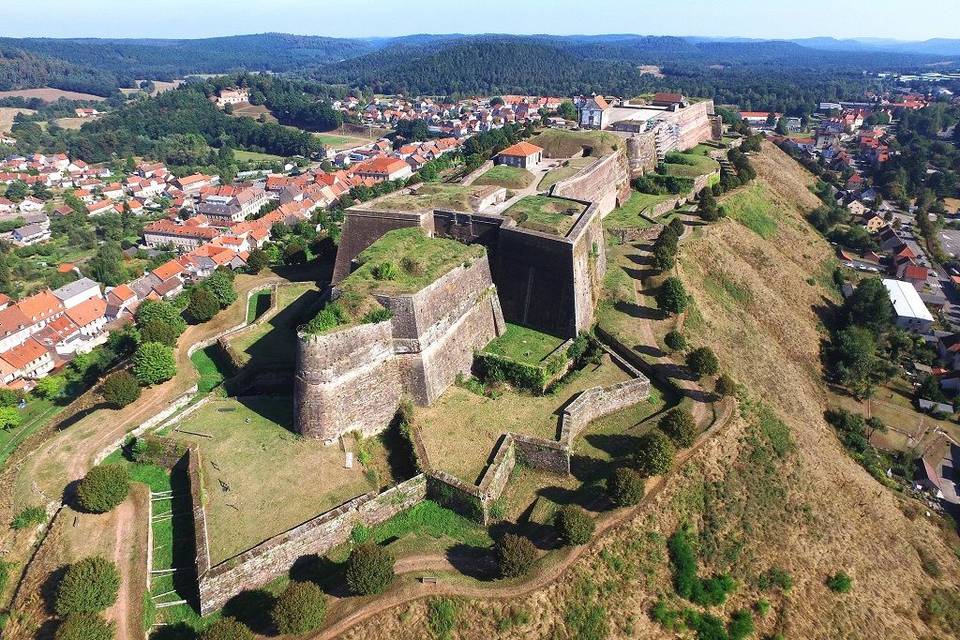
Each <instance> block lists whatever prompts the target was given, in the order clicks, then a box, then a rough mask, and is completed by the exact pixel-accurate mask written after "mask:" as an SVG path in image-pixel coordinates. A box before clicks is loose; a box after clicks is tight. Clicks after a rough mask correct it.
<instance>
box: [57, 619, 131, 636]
mask: <svg viewBox="0 0 960 640" xmlns="http://www.w3.org/2000/svg"><path fill="white" fill-rule="evenodd" d="M115 631H116V625H115V624H114V623H112V622H107V621H106V620H104V619H103V618H101V617H100V616H99V615H97V614H95V613H74V614H71V615H68V616H67V617H66V618H64V620H63V622H61V623H60V625H59V626H58V627H57V631H56V633H55V634H54V636H53V637H54V640H113V636H114V632H115Z"/></svg>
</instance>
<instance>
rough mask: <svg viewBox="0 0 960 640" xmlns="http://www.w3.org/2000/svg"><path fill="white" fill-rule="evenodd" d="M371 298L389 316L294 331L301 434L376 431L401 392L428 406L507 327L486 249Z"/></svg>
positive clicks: (296, 406)
mask: <svg viewBox="0 0 960 640" xmlns="http://www.w3.org/2000/svg"><path fill="white" fill-rule="evenodd" d="M338 295H339V291H338V290H337V289H336V288H335V289H334V293H333V298H334V299H336V298H337V297H338ZM374 296H375V297H376V298H377V300H378V301H379V302H380V303H381V304H382V305H383V306H384V307H385V308H387V309H389V310H390V311H391V312H392V313H393V317H392V318H391V319H390V320H385V321H383V322H377V323H368V324H360V325H355V326H348V327H345V328H343V329H340V330H333V331H331V332H329V333H325V334H322V335H309V334H304V333H301V334H300V335H299V336H298V344H297V367H296V377H295V382H294V418H295V424H296V428H297V430H298V431H299V432H300V433H301V434H303V435H304V436H307V437H312V438H318V439H321V440H332V439H335V438H337V437H339V436H340V435H341V434H343V433H347V432H349V431H360V432H361V433H363V434H364V435H374V434H376V433H379V432H380V431H382V430H383V429H385V428H386V427H387V426H389V424H390V421H391V420H392V419H393V417H394V415H395V413H396V410H397V407H398V406H399V404H400V398H401V397H402V396H404V395H406V396H408V397H410V398H412V399H413V400H414V401H415V402H416V403H417V404H421V405H429V404H431V403H432V402H433V401H434V400H436V399H437V398H438V397H439V396H440V395H441V394H442V393H443V392H444V391H445V390H446V389H447V387H449V386H450V385H451V384H453V382H454V380H455V379H456V377H457V375H458V374H461V373H463V374H469V372H470V369H471V367H472V365H473V352H474V351H475V350H477V349H481V348H483V347H484V346H486V344H487V343H488V342H490V341H491V340H493V339H494V338H496V337H497V336H498V335H500V334H502V333H503V331H504V330H505V329H506V327H505V325H504V321H503V313H502V311H501V309H500V302H499V298H498V296H497V291H496V288H495V287H494V286H493V282H492V280H491V276H490V265H489V262H488V261H487V257H486V255H484V256H483V257H482V258H481V259H478V260H474V261H473V262H472V263H470V264H466V265H458V266H456V267H454V268H453V269H452V270H450V271H449V272H447V273H446V274H444V275H443V276H441V277H440V278H438V279H437V280H435V281H434V282H433V283H431V284H429V285H427V286H426V287H424V288H423V289H421V290H420V291H418V292H416V293H412V294H397V295H387V294H374Z"/></svg>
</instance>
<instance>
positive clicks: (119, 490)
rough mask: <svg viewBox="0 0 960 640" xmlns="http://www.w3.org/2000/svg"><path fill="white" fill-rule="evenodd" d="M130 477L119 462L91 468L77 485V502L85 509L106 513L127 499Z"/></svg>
mask: <svg viewBox="0 0 960 640" xmlns="http://www.w3.org/2000/svg"><path fill="white" fill-rule="evenodd" d="M129 491H130V478H129V476H128V475H127V470H126V469H125V468H124V467H123V466H122V465H119V464H102V465H100V466H98V467H94V468H93V469H91V470H90V471H89V472H88V473H87V475H86V476H84V478H83V480H81V481H80V483H79V485H78V486H77V502H78V503H79V506H80V508H81V509H83V510H84V511H89V512H91V513H106V512H107V511H110V510H111V509H113V508H114V507H116V506H117V505H118V504H120V503H121V502H123V501H124V500H126V499H127V494H128V493H129Z"/></svg>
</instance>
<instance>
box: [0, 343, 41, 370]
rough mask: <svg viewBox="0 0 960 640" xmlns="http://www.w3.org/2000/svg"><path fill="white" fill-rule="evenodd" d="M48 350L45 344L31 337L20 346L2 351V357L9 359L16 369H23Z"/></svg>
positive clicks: (0, 355) (8, 361) (0, 354)
mask: <svg viewBox="0 0 960 640" xmlns="http://www.w3.org/2000/svg"><path fill="white" fill-rule="evenodd" d="M46 352H47V350H46V349H44V348H43V345H42V344H40V343H39V342H37V341H36V340H34V339H33V338H30V339H29V340H27V341H26V342H24V343H23V344H21V345H20V346H19V347H14V348H13V349H10V350H9V351H4V352H3V353H0V358H3V359H4V360H6V361H7V363H9V364H10V365H11V366H12V367H13V368H14V369H23V368H24V367H26V366H27V365H29V364H30V363H31V362H33V361H34V360H38V359H40V358H42V357H43V356H44V354H45V353H46Z"/></svg>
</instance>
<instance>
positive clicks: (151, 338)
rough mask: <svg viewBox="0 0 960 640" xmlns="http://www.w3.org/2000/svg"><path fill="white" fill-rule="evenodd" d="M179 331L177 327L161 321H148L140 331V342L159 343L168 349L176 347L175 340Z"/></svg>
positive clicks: (178, 335)
mask: <svg viewBox="0 0 960 640" xmlns="http://www.w3.org/2000/svg"><path fill="white" fill-rule="evenodd" d="M180 333H181V331H180V330H179V328H178V327H175V326H174V325H172V324H170V323H168V322H165V321H163V320H159V319H157V320H150V321H149V322H147V323H146V324H144V325H143V327H142V328H141V329H140V340H142V341H143V342H159V343H160V344H165V345H167V346H168V347H175V346H177V338H179V337H180Z"/></svg>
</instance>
